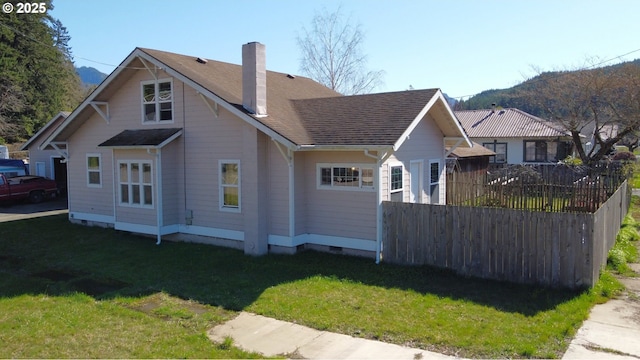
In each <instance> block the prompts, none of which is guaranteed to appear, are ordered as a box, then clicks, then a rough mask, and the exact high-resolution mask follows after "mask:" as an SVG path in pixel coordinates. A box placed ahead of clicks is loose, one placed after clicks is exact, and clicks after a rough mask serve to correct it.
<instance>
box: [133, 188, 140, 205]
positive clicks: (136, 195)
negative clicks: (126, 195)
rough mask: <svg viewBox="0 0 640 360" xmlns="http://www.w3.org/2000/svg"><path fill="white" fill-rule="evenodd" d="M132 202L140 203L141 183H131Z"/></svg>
mask: <svg viewBox="0 0 640 360" xmlns="http://www.w3.org/2000/svg"><path fill="white" fill-rule="evenodd" d="M131 203H132V204H140V185H131Z"/></svg>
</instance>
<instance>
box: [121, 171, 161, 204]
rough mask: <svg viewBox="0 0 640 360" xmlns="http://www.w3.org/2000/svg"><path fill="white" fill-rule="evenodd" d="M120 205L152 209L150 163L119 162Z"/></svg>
mask: <svg viewBox="0 0 640 360" xmlns="http://www.w3.org/2000/svg"><path fill="white" fill-rule="evenodd" d="M118 179H119V185H120V186H119V191H120V205H123V206H131V207H148V208H151V207H153V176H152V172H151V162H150V161H119V162H118Z"/></svg>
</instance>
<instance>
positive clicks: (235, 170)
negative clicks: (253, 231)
mask: <svg viewBox="0 0 640 360" xmlns="http://www.w3.org/2000/svg"><path fill="white" fill-rule="evenodd" d="M218 169H219V171H220V173H219V179H220V180H219V182H220V209H221V210H225V211H233V212H240V161H239V160H220V161H219V166H218Z"/></svg>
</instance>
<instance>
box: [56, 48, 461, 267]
mask: <svg viewBox="0 0 640 360" xmlns="http://www.w3.org/2000/svg"><path fill="white" fill-rule="evenodd" d="M455 145H460V146H470V142H469V139H468V138H467V136H466V134H465V133H464V130H463V129H462V126H461V125H460V123H459V122H458V121H457V120H456V118H455V116H454V114H453V112H452V111H451V109H450V108H449V105H448V104H447V102H446V100H445V98H444V96H443V94H442V92H441V91H440V90H438V89H432V90H417V91H402V92H395V93H382V94H370V95H359V96H341V95H340V94H338V93H336V92H334V91H333V90H330V89H328V88H326V87H324V86H323V85H321V84H319V83H316V82H315V81H313V80H311V79H308V78H305V77H297V76H293V75H288V74H285V73H278V72H272V71H266V68H265V47H264V45H262V44H260V43H249V44H245V45H244V46H243V47H242V66H240V65H234V64H228V63H223V62H218V61H213V60H206V59H202V58H196V57H193V56H185V55H178V54H173V53H168V52H164V51H158V50H151V49H141V48H136V49H135V50H134V51H133V52H132V53H131V54H130V55H129V56H127V58H126V59H125V60H124V61H123V62H122V64H121V65H120V66H119V67H118V68H117V69H116V70H115V71H114V72H113V73H112V74H111V75H109V77H108V78H107V79H106V80H105V81H104V82H102V84H101V85H100V86H99V87H98V88H97V89H96V90H95V91H94V92H93V93H92V94H91V95H90V96H89V97H88V98H87V99H85V100H84V101H83V102H82V104H81V105H80V106H79V107H78V108H77V109H75V110H74V111H73V112H72V113H71V114H70V115H69V117H68V118H67V119H66V120H65V121H64V122H63V123H62V124H61V125H60V126H59V127H57V128H56V129H55V130H54V132H53V133H52V134H51V135H50V136H49V137H48V139H47V140H46V143H45V144H44V146H56V147H58V148H60V149H64V152H65V157H66V160H67V163H68V169H69V171H68V175H69V180H68V182H69V218H70V220H71V221H72V222H76V223H83V224H89V225H101V226H109V227H114V228H115V229H119V230H124V231H131V232H135V233H142V234H150V235H154V236H155V237H156V238H157V243H160V241H161V239H163V238H165V239H175V240H185V241H198V242H204V243H209V244H217V245H224V246H230V247H235V248H239V249H244V251H245V253H247V254H252V255H261V254H266V253H268V252H285V253H294V252H295V251H297V250H298V249H300V248H303V247H305V248H316V249H319V250H335V251H338V250H343V251H344V252H345V253H354V254H360V255H365V256H372V257H373V255H375V257H376V259H377V261H379V259H380V250H381V239H382V201H384V200H396V201H416V202H435V203H440V204H444V195H445V186H446V185H445V172H444V154H445V150H444V149H445V146H452V147H455Z"/></svg>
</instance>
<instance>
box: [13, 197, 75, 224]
mask: <svg viewBox="0 0 640 360" xmlns="http://www.w3.org/2000/svg"><path fill="white" fill-rule="evenodd" d="M68 212H69V210H68V209H67V198H66V197H59V198H56V199H53V200H47V201H43V202H41V203H39V204H30V203H28V202H24V203H22V202H20V203H0V222H6V221H14V220H22V219H29V218H34V217H39V216H48V215H57V214H65V213H68Z"/></svg>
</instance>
